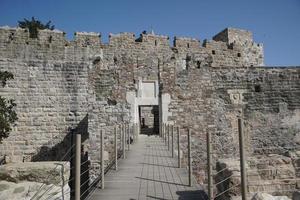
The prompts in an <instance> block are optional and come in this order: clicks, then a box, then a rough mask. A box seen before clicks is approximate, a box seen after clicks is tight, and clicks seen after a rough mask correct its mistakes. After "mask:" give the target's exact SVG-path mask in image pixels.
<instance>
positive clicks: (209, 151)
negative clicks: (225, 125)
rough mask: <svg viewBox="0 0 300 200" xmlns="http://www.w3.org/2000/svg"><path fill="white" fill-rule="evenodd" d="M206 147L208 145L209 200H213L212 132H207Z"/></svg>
mask: <svg viewBox="0 0 300 200" xmlns="http://www.w3.org/2000/svg"><path fill="white" fill-rule="evenodd" d="M206 147H207V180H208V186H207V189H208V200H213V199H214V198H213V188H212V185H213V179H212V178H213V177H212V154H211V147H212V146H211V134H210V132H207V133H206Z"/></svg>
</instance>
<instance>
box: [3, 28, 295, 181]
mask: <svg viewBox="0 0 300 200" xmlns="http://www.w3.org/2000/svg"><path fill="white" fill-rule="evenodd" d="M64 35H65V33H64V32H61V31H57V30H55V31H50V30H40V31H39V34H38V38H37V39H32V38H30V37H29V32H28V30H26V29H21V28H9V27H2V28H0V70H7V71H10V72H12V73H13V74H14V76H15V79H14V80H11V81H9V82H8V84H7V86H6V87H5V88H1V89H0V91H1V95H4V96H6V97H9V98H13V99H15V101H16V103H17V107H16V110H17V114H18V118H19V120H18V121H17V123H16V125H15V126H14V127H13V131H12V132H11V134H10V136H9V137H8V138H7V139H5V140H4V141H3V143H2V144H0V156H4V155H7V156H9V158H10V159H11V161H13V162H22V161H41V160H58V159H60V158H61V157H62V155H63V154H64V153H65V151H66V150H67V149H68V148H69V147H70V146H71V144H72V135H73V133H76V132H79V133H81V134H82V135H83V140H84V142H83V143H84V148H85V150H86V151H88V152H89V157H90V159H91V161H92V164H93V163H94V164H95V165H97V164H98V163H99V159H98V157H99V156H98V155H99V143H100V137H99V133H100V129H105V145H106V146H105V150H106V155H107V158H106V159H107V160H109V159H110V158H112V156H113V138H114V135H113V127H114V125H116V124H119V123H122V122H126V123H134V124H140V123H141V122H140V116H139V115H140V114H139V107H140V106H158V107H159V123H160V124H162V123H168V124H175V125H176V126H180V130H181V132H182V135H181V140H182V149H181V150H182V153H183V162H185V161H186V158H187V156H186V154H187V152H186V149H187V148H185V147H186V146H187V137H186V133H187V128H191V129H192V154H193V168H194V175H195V177H196V178H197V180H198V182H199V183H202V182H205V167H203V163H204V161H205V160H206V144H205V143H206V134H207V133H208V132H209V133H211V134H212V136H213V149H214V152H215V153H214V157H213V159H214V161H215V162H217V161H218V160H219V159H226V158H235V157H237V156H238V151H237V149H238V137H237V117H238V116H239V117H243V118H244V119H245V129H246V138H247V153H248V155H249V156H252V155H256V154H257V153H260V154H262V153H274V154H280V155H285V154H286V150H285V148H286V147H289V148H291V151H295V152H296V151H299V150H300V148H299V144H300V68H299V67H271V66H269V67H266V66H264V54H263V45H262V44H260V43H255V42H254V41H253V37H252V33H251V32H249V31H246V30H241V29H235V28H226V29H225V30H223V31H222V32H220V33H218V34H217V35H215V36H214V37H213V39H212V40H203V42H200V40H198V39H194V38H186V37H175V38H174V40H173V45H172V46H170V38H169V37H168V36H162V35H156V34H153V33H142V34H140V36H138V37H136V36H135V34H133V33H119V34H110V35H109V42H108V43H102V41H101V35H100V34H98V33H86V32H76V33H75V37H74V40H72V41H68V40H66V38H65V36H64ZM273 147H276V148H273ZM120 148H121V147H120ZM67 159H68V158H67ZM297 176H299V171H297ZM295 187H296V186H295ZM297 187H299V185H298V186H297Z"/></svg>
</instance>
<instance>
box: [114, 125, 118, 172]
mask: <svg viewBox="0 0 300 200" xmlns="http://www.w3.org/2000/svg"><path fill="white" fill-rule="evenodd" d="M117 133H118V126H115V170H118V136H117Z"/></svg>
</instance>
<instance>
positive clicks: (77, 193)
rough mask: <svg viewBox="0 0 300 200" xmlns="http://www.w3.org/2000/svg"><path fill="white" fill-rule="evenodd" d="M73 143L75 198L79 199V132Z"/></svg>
mask: <svg viewBox="0 0 300 200" xmlns="http://www.w3.org/2000/svg"><path fill="white" fill-rule="evenodd" d="M75 144H76V150H75V156H76V159H75V200H80V166H81V134H76V141H75Z"/></svg>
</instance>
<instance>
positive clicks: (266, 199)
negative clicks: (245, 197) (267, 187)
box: [251, 193, 291, 200]
mask: <svg viewBox="0 0 300 200" xmlns="http://www.w3.org/2000/svg"><path fill="white" fill-rule="evenodd" d="M251 200H291V199H290V198H288V197H286V196H272V195H270V194H267V193H256V194H255V195H254V196H253V197H252V199H251Z"/></svg>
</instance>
